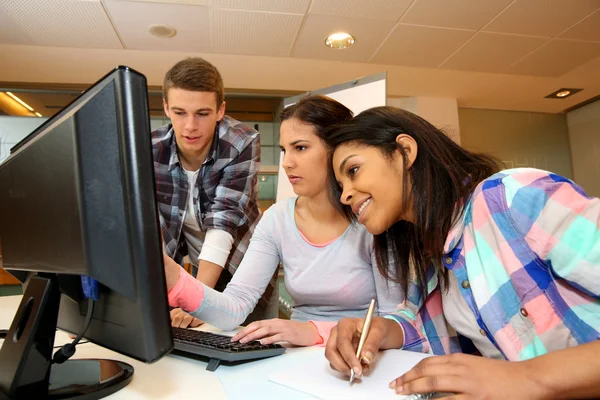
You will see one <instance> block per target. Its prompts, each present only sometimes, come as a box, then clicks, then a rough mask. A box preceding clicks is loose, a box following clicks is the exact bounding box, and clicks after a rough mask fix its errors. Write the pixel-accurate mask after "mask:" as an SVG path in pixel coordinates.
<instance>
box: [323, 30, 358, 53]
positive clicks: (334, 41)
mask: <svg viewBox="0 0 600 400" xmlns="http://www.w3.org/2000/svg"><path fill="white" fill-rule="evenodd" d="M354 42H355V40H354V37H353V36H352V35H350V34H349V33H346V32H338V33H334V34H331V35H329V36H327V39H325V45H327V46H329V47H331V48H332V49H346V48H348V47H350V46H352V45H353V44H354Z"/></svg>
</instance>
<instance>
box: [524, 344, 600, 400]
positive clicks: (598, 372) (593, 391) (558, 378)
mask: <svg viewBox="0 0 600 400" xmlns="http://www.w3.org/2000/svg"><path fill="white" fill-rule="evenodd" d="M523 363H524V364H525V365H527V367H528V368H527V370H528V371H530V372H531V377H532V379H533V380H534V381H536V382H537V383H538V384H539V386H540V389H541V393H542V396H541V399H583V398H598V397H600V341H596V342H593V343H588V344H584V345H581V346H577V347H572V348H569V349H565V350H560V351H555V352H552V353H550V354H546V355H544V356H541V357H537V358H534V359H531V360H528V361H524V362H523Z"/></svg>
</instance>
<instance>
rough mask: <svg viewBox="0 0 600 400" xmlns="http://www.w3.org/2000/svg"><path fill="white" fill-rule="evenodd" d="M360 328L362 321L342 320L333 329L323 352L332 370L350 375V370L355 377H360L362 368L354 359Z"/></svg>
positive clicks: (355, 319)
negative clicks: (352, 370)
mask: <svg viewBox="0 0 600 400" xmlns="http://www.w3.org/2000/svg"><path fill="white" fill-rule="evenodd" d="M361 327H362V320H360V319H358V318H344V319H342V320H340V321H339V322H338V324H337V326H336V327H335V328H333V330H332V332H331V335H330V336H329V340H328V341H327V347H326V350H325V356H326V357H327V359H328V360H329V363H330V364H331V367H332V368H333V369H335V370H337V371H340V372H342V373H344V374H346V375H350V369H351V368H352V369H354V373H355V374H357V376H360V375H361V373H362V368H361V365H360V362H359V361H358V358H356V346H357V343H358V341H357V340H356V338H357V337H358V336H359V329H361Z"/></svg>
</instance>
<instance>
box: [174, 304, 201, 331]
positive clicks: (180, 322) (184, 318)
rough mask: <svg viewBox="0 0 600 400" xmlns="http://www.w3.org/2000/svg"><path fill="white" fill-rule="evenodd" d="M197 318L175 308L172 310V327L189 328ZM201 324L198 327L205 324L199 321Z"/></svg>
mask: <svg viewBox="0 0 600 400" xmlns="http://www.w3.org/2000/svg"><path fill="white" fill-rule="evenodd" d="M194 319H195V318H194V317H192V316H191V315H189V314H187V313H186V312H185V311H183V310H182V309H181V308H174V309H172V310H171V326H172V327H174V328H187V327H188V326H190V324H191V323H192V321H193V320H194ZM197 321H198V322H199V323H198V325H196V326H200V325H202V324H203V322H202V321H200V320H197Z"/></svg>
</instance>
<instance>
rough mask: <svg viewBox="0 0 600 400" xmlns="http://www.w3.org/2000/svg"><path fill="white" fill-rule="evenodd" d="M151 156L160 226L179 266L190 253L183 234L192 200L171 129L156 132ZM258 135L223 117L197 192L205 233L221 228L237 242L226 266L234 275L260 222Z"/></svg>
mask: <svg viewBox="0 0 600 400" xmlns="http://www.w3.org/2000/svg"><path fill="white" fill-rule="evenodd" d="M152 152H153V156H154V173H155V179H156V191H157V193H156V195H157V201H158V208H159V215H160V225H161V231H162V235H163V240H164V243H165V251H166V253H167V255H169V256H170V257H171V258H173V259H174V260H175V261H176V262H177V263H180V264H181V262H182V259H183V257H184V256H185V255H186V254H187V253H188V251H187V244H186V241H185V239H184V236H183V235H182V230H183V223H184V218H185V210H186V208H187V202H188V196H189V192H188V191H189V190H190V188H189V184H188V179H187V176H186V174H185V172H184V170H183V167H182V166H181V164H180V161H179V156H178V153H177V143H176V140H175V132H174V130H173V126H172V125H170V124H169V125H166V126H163V127H161V128H158V129H157V130H155V131H154V132H152ZM259 164H260V138H259V135H258V132H257V131H255V130H254V129H252V128H250V127H248V126H247V125H244V124H242V123H240V122H238V121H236V120H234V119H233V118H230V117H228V116H225V117H224V118H223V119H222V120H221V121H220V122H219V123H218V124H217V127H216V129H215V137H214V139H213V142H212V146H211V149H210V150H209V153H208V156H207V158H206V160H205V161H204V164H203V165H202V168H201V171H200V174H199V176H198V181H197V184H196V185H195V186H194V187H193V188H191V190H193V191H194V193H193V196H194V210H195V212H196V218H197V220H198V225H199V226H200V228H201V229H202V230H203V231H205V232H206V231H207V230H208V229H220V230H224V231H226V232H229V233H230V234H231V235H232V236H233V239H234V242H233V247H232V249H231V252H230V254H229V258H228V260H227V263H226V265H225V267H226V268H227V270H228V271H229V272H231V273H232V274H233V273H235V270H236V269H237V267H238V265H239V264H240V262H241V261H242V257H243V256H244V253H245V252H246V249H247V248H248V244H249V242H250V237H251V236H252V232H253V231H254V227H255V226H256V224H257V222H258V219H259V210H258V170H259Z"/></svg>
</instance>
